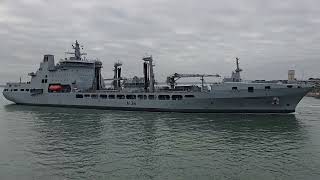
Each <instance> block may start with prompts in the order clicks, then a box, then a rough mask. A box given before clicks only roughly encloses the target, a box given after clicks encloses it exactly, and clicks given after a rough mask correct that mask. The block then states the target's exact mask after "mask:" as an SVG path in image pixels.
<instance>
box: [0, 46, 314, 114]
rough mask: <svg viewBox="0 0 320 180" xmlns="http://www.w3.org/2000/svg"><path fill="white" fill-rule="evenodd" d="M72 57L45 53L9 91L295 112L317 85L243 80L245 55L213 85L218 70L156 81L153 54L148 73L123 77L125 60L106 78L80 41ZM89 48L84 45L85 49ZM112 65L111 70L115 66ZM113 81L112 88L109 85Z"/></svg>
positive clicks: (103, 103)
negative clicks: (209, 80)
mask: <svg viewBox="0 0 320 180" xmlns="http://www.w3.org/2000/svg"><path fill="white" fill-rule="evenodd" d="M72 47H73V50H74V52H66V54H70V55H69V56H70V57H66V58H64V59H61V60H60V61H59V62H58V63H57V64H55V60H54V56H53V55H44V57H43V60H42V62H41V63H40V67H39V69H38V70H37V71H36V72H31V73H29V74H28V75H29V76H30V77H31V80H30V81H28V82H21V80H20V82H9V83H7V84H6V87H5V88H4V90H3V95H4V97H5V98H6V99H8V100H9V101H12V102H14V103H16V104H22V105H40V106H61V107H80V108H101V109H115V110H138V111H167V112H204V113H216V112H232V113H291V112H294V111H295V108H296V106H297V104H298V103H299V102H300V100H301V99H302V98H303V97H304V96H305V95H306V94H307V93H308V92H309V91H310V90H311V89H312V86H311V85H309V84H307V83H303V82H267V81H243V80H242V79H241V76H240V72H241V71H242V69H240V68H239V59H238V58H236V69H235V70H234V71H233V72H232V74H231V77H230V78H224V79H223V80H222V81H220V82H219V83H212V84H207V83H205V81H204V78H206V77H220V76H219V75H218V74H182V73H174V74H172V75H170V76H168V77H167V82H166V83H167V85H165V86H160V85H159V83H157V82H156V81H155V76H154V62H153V58H152V56H147V57H143V58H142V62H143V77H137V76H135V77H133V78H125V77H122V74H121V70H122V63H120V62H116V63H115V64H114V67H113V71H114V72H113V74H114V76H113V77H112V78H109V79H104V78H103V76H102V75H101V70H102V62H101V61H99V60H98V59H96V60H90V59H87V58H86V56H85V55H87V54H86V53H81V51H80V50H81V47H82V46H80V44H79V43H78V42H77V41H76V42H75V44H73V45H72ZM82 49H83V48H82ZM110 69H111V68H110ZM190 77H192V78H195V77H196V78H200V80H201V84H200V82H199V84H198V85H178V83H177V81H178V79H180V78H190ZM108 84H109V86H107V85H108Z"/></svg>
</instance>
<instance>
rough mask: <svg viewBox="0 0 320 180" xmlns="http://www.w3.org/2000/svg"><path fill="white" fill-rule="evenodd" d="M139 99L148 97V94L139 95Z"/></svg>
mask: <svg viewBox="0 0 320 180" xmlns="http://www.w3.org/2000/svg"><path fill="white" fill-rule="evenodd" d="M138 99H147V95H138Z"/></svg>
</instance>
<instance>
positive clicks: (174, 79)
mask: <svg viewBox="0 0 320 180" xmlns="http://www.w3.org/2000/svg"><path fill="white" fill-rule="evenodd" d="M194 77H200V80H201V89H202V90H203V89H204V78H205V77H221V76H220V75H219V74H180V73H174V74H173V75H171V76H168V77H167V83H168V84H169V85H170V88H171V89H175V86H176V85H177V81H178V80H179V79H181V78H194Z"/></svg>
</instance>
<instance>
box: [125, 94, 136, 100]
mask: <svg viewBox="0 0 320 180" xmlns="http://www.w3.org/2000/svg"><path fill="white" fill-rule="evenodd" d="M126 98H127V99H136V98H137V97H136V95H127V96H126Z"/></svg>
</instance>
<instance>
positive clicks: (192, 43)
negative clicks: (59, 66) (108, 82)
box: [0, 0, 320, 83]
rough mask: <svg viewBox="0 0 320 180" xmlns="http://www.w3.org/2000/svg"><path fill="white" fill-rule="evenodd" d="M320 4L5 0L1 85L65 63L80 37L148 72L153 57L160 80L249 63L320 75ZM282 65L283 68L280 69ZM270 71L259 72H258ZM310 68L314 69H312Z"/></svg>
mask: <svg viewBox="0 0 320 180" xmlns="http://www.w3.org/2000/svg"><path fill="white" fill-rule="evenodd" d="M319 5H320V2H318V1H317V0H306V1H300V0H283V1H278V0H269V1H259V0H238V1H234V0H225V1H220V0H201V1H196V0H175V1H170V0H148V1H145V0H108V1H100V0H90V1H87V0H77V1H71V0H55V1H48V0H14V1H12V0H3V1H1V2H0V40H1V42H2V43H0V58H1V62H2V66H1V67H0V68H1V71H0V83H3V82H6V81H9V80H14V79H17V78H18V77H19V76H21V74H17V73H16V72H25V73H26V74H27V73H28V72H30V71H34V70H35V69H36V68H37V67H38V63H39V62H40V60H41V58H42V55H43V54H47V53H50V54H54V55H55V57H56V59H57V60H59V59H60V58H64V52H65V51H67V50H68V49H69V48H70V47H71V43H72V42H73V41H74V40H76V39H77V40H79V41H80V42H81V43H82V44H83V45H84V46H85V49H86V51H87V53H88V57H92V58H99V59H100V60H101V61H103V63H104V71H103V74H104V75H105V76H111V75H112V71H111V69H112V65H113V62H114V61H116V60H118V59H120V60H121V61H122V62H123V63H124V70H125V72H124V73H125V74H126V75H127V76H131V75H135V74H138V75H141V74H142V68H141V57H142V56H144V55H145V54H146V53H148V54H152V55H153V57H154V58H155V61H156V76H157V78H158V79H159V80H164V79H165V76H166V75H168V74H171V73H174V72H204V73H220V74H223V75H229V74H230V71H231V70H232V69H234V62H233V61H232V59H233V58H234V57H240V58H241V65H242V66H243V67H242V68H243V69H245V70H247V71H252V73H250V72H244V76H245V78H248V79H256V77H258V76H259V78H260V75H261V73H262V74H268V73H269V72H271V71H272V70H273V69H274V68H277V69H278V70H279V73H271V74H268V76H266V78H270V79H278V78H279V76H280V75H281V74H286V73H287V70H288V69H289V68H291V67H289V65H288V67H287V66H286V64H290V62H294V63H295V64H297V65H299V67H305V68H308V69H305V70H304V71H305V72H308V73H306V74H310V75H313V76H320V75H319V73H318V70H317V69H315V68H309V67H310V64H312V67H316V66H317V67H319V64H320V63H319V61H315V59H317V58H318V59H319V54H320V53H319V48H320V47H319V46H320V35H319V32H318V30H319V29H320V23H319V22H320V21H319V19H320V11H319V9H318V8H317V7H319ZM279 64H282V65H281V68H279V66H278V65H279ZM261 66H263V67H265V68H262V69H260V70H259V72H257V71H255V67H261ZM309 71H310V72H309Z"/></svg>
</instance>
